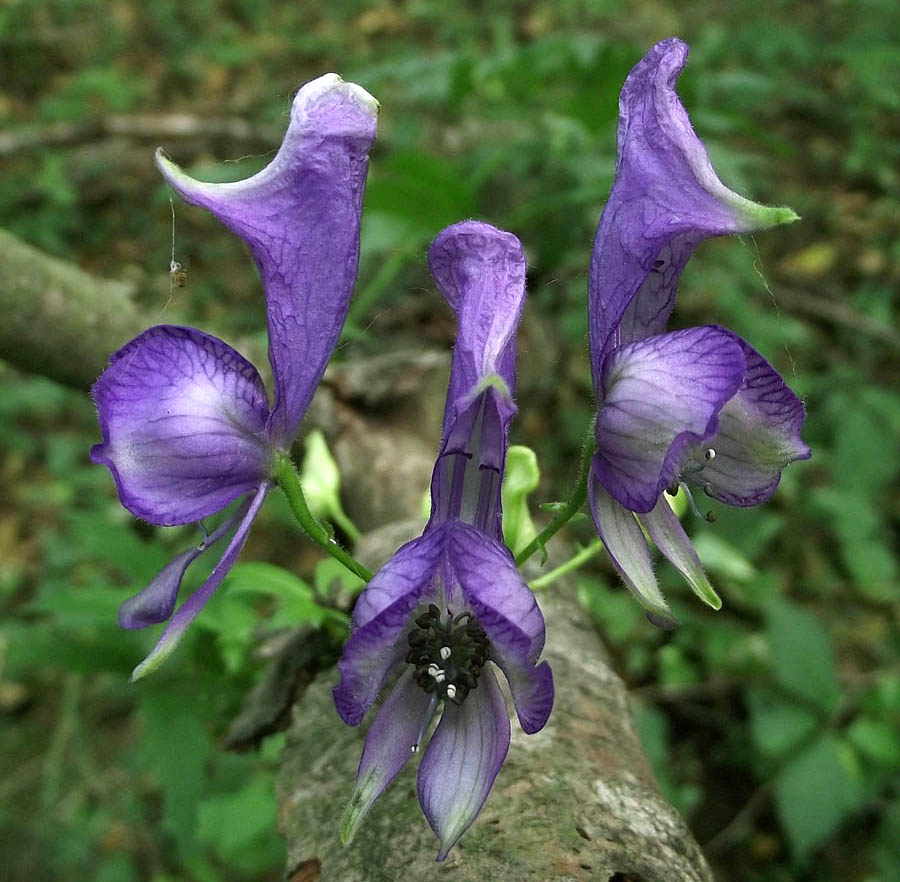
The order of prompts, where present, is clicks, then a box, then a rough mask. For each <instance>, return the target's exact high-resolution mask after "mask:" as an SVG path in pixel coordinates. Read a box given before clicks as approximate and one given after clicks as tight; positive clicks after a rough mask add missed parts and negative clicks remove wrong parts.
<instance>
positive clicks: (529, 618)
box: [448, 524, 553, 734]
mask: <svg viewBox="0 0 900 882" xmlns="http://www.w3.org/2000/svg"><path fill="white" fill-rule="evenodd" d="M448 558H449V561H450V568H451V570H452V571H453V573H454V574H455V575H456V578H457V579H458V581H459V585H460V588H461V589H462V594H463V598H464V603H465V606H466V608H467V609H469V610H471V611H472V613H474V615H475V616H476V617H477V619H478V621H479V622H480V623H481V626H482V627H483V628H484V630H485V633H486V634H487V636H488V639H489V640H490V642H491V658H492V659H493V660H494V661H495V662H496V663H497V665H498V666H499V667H500V668H501V670H502V671H503V673H504V674H505V676H506V679H507V680H508V681H509V688H510V692H511V693H512V697H513V702H514V703H515V705H516V713H517V714H518V717H519V722H520V723H521V726H522V729H523V730H524V731H525V732H527V733H529V734H531V733H533V732H537V731H539V730H540V729H542V728H543V727H544V724H545V723H546V722H547V718H548V717H549V716H550V711H551V709H552V707H553V675H552V674H551V672H550V666H549V665H548V664H547V662H542V663H541V664H539V665H538V664H537V660H538V657H539V656H540V654H541V650H542V649H543V647H544V634H545V631H544V617H543V616H542V615H541V611H540V608H539V607H538V605H537V601H536V600H535V597H534V593H533V592H532V591H531V589H530V588H529V587H528V585H527V584H526V583H525V581H524V579H522V576H521V574H520V573H519V570H518V569H517V567H516V564H515V561H514V560H513V558H512V555H511V554H510V553H509V550H508V549H507V548H506V547H505V546H503V545H501V544H500V543H499V542H496V541H494V540H493V539H491V538H489V537H488V536H486V535H484V534H483V533H481V532H480V531H478V530H476V529H473V528H472V527H469V526H466V525H465V524H454V525H453V529H452V532H451V537H450V542H449V546H448ZM466 700H467V701H468V700H469V699H466Z"/></svg>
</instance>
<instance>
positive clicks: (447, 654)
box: [441, 646, 450, 661]
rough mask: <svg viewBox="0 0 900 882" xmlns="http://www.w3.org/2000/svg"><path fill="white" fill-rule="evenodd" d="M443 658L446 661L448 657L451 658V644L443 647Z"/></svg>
mask: <svg viewBox="0 0 900 882" xmlns="http://www.w3.org/2000/svg"><path fill="white" fill-rule="evenodd" d="M441 658H442V659H443V660H444V661H447V659H448V658H450V647H449V646H442V647H441Z"/></svg>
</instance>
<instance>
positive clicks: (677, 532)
mask: <svg viewBox="0 0 900 882" xmlns="http://www.w3.org/2000/svg"><path fill="white" fill-rule="evenodd" d="M638 520H639V521H640V522H641V523H642V524H643V525H644V529H646V531H647V533H648V534H649V535H650V538H651V539H652V540H653V544H654V545H656V547H657V548H658V549H659V550H660V551H661V552H662V553H663V555H665V557H666V558H667V559H668V560H669V562H670V563H671V564H672V566H674V567H675V568H676V569H677V570H678V572H680V573H681V575H682V576H684V578H685V579H687V581H688V584H689V585H690V586H691V588H692V589H693V591H694V594H696V595H697V597H699V598H700V599H701V600H702V601H703V602H704V603H707V604H709V605H710V606H711V607H712V608H713V609H721V608H722V601H721V599H720V598H719V595H718V594H716V592H715V590H714V589H713V586H712V585H711V584H710V582H709V579H708V578H707V575H706V573H705V572H704V571H703V565H702V564H701V563H700V558H699V557H697V552H696V551H694V546H693V545H691V540H690V539H689V538H688V535H687V533H685V532H684V527H682V526H681V521H679V520H678V517H677V516H676V514H675V512H674V511H672V508H671V506H670V505H669V503H668V502H667V501H666V499H665V497H663V496H660V498H659V502H657V503H656V508H654V509H653V511H649V512H647V513H646V514H642V515H639V516H638Z"/></svg>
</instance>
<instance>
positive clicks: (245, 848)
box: [197, 771, 283, 874]
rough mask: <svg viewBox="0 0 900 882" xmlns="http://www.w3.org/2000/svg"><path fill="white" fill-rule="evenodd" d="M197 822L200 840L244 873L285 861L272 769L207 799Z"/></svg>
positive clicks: (254, 872) (200, 807) (258, 870)
mask: <svg viewBox="0 0 900 882" xmlns="http://www.w3.org/2000/svg"><path fill="white" fill-rule="evenodd" d="M197 822H198V824H197V838H198V840H199V841H200V842H202V843H204V844H205V845H207V846H208V847H209V848H211V849H212V850H213V851H214V852H215V853H216V854H217V855H218V856H219V857H220V858H221V859H222V860H223V861H224V862H225V863H226V864H228V865H229V866H232V867H234V868H236V869H238V870H240V871H242V872H244V873H252V874H258V873H261V872H262V871H264V870H267V869H270V868H272V867H276V866H279V865H280V864H281V863H282V862H283V846H282V845H281V842H280V840H279V838H278V834H277V832H276V830H277V824H278V817H277V809H276V805H275V785H274V781H273V777H272V775H271V774H269V773H266V772H262V771H259V772H257V773H256V774H254V775H253V776H252V777H251V778H250V779H249V780H247V782H246V783H245V784H244V785H243V786H242V787H241V788H240V789H238V790H235V791H233V792H231V793H221V794H216V795H215V796H210V797H208V798H206V799H204V800H203V802H201V803H200V806H199V810H198V813H197Z"/></svg>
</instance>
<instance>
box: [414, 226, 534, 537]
mask: <svg viewBox="0 0 900 882" xmlns="http://www.w3.org/2000/svg"><path fill="white" fill-rule="evenodd" d="M429 264H430V266H431V272H432V275H433V276H434V279H435V281H436V283H437V286H438V288H439V289H440V291H441V293H442V294H443V295H444V297H445V298H446V299H447V302H448V303H449V304H450V306H451V307H452V308H453V309H454V311H455V312H456V314H457V318H458V322H459V332H458V334H457V340H456V346H455V348H454V351H453V363H452V365H451V369H450V384H449V388H448V391H447V404H446V408H445V410H444V430H443V439H442V444H441V452H440V454H439V456H438V461H437V463H436V465H435V471H434V476H433V478H432V485H431V487H432V522H433V523H439V522H441V521H447V520H456V519H460V518H461V519H463V520H465V521H467V522H469V523H473V524H475V525H476V526H478V527H479V528H480V529H482V530H484V531H485V532H487V533H489V534H490V535H493V536H496V537H497V538H499V537H500V530H501V526H500V516H501V512H500V482H501V480H502V477H503V465H504V462H505V459H506V447H507V438H508V434H509V423H510V421H511V420H512V418H513V416H515V414H516V406H515V404H514V402H513V399H512V393H513V389H514V386H515V379H516V377H515V373H516V348H515V335H516V330H517V328H518V325H519V318H520V317H521V312H522V305H523V302H524V298H525V255H524V252H523V251H522V246H521V244H520V242H519V240H518V239H517V238H516V237H515V236H513V235H512V234H511V233H505V232H503V231H501V230H498V229H496V228H495V227H492V226H490V225H488V224H483V223H479V222H476V221H465V222H464V223H460V224H455V225H454V226H451V227H448V228H447V229H445V230H443V231H442V232H441V233H440V235H439V236H438V237H437V239H435V241H434V243H433V244H432V246H431V249H430V251H429Z"/></svg>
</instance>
